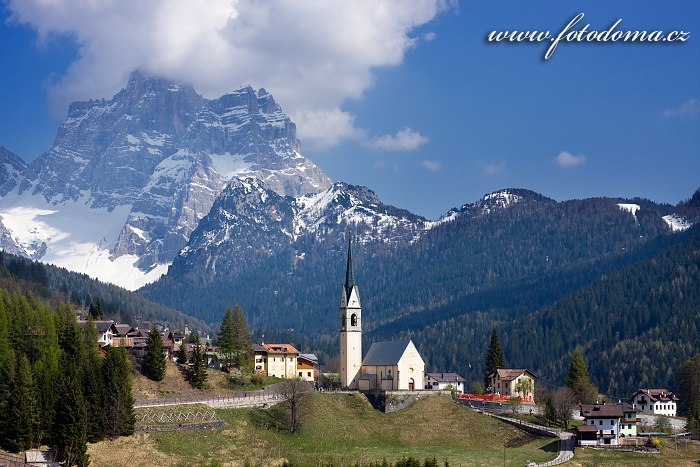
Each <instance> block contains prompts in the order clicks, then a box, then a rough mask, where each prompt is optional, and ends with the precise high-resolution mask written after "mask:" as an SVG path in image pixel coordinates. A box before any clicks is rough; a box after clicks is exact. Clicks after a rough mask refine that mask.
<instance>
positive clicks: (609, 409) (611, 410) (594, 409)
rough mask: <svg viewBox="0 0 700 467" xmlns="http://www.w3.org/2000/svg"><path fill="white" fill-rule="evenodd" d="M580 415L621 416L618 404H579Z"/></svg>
mask: <svg viewBox="0 0 700 467" xmlns="http://www.w3.org/2000/svg"><path fill="white" fill-rule="evenodd" d="M581 416H582V417H586V418H622V406H621V405H618V404H596V405H581Z"/></svg>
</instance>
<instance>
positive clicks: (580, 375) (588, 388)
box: [566, 347, 598, 404]
mask: <svg viewBox="0 0 700 467" xmlns="http://www.w3.org/2000/svg"><path fill="white" fill-rule="evenodd" d="M566 386H567V387H568V388H569V389H571V391H572V393H573V394H574V399H575V400H576V402H578V403H580V404H593V403H595V402H596V401H597V399H598V388H596V387H595V386H594V385H593V383H591V381H590V379H589V377H588V367H587V365H586V360H585V359H584V358H583V354H582V353H581V349H580V348H579V347H576V349H574V351H573V352H572V353H571V362H570V363H569V374H568V376H567V378H566Z"/></svg>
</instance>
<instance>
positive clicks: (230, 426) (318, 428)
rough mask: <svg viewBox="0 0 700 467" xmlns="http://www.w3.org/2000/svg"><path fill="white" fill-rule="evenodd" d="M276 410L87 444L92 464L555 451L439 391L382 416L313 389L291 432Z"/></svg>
mask: <svg viewBox="0 0 700 467" xmlns="http://www.w3.org/2000/svg"><path fill="white" fill-rule="evenodd" d="M280 410H281V409H280V408H279V407H277V408H273V409H271V410H262V409H240V410H233V409H226V410H217V413H218V415H219V417H220V419H222V420H224V421H225V422H226V427H224V428H221V429H214V430H207V431H185V432H158V433H148V434H144V433H139V434H137V435H134V436H132V437H129V438H121V439H118V440H115V441H113V442H110V441H104V442H101V443H97V444H94V445H90V446H89V453H90V458H91V460H92V463H93V465H95V466H107V465H109V466H122V465H123V466H132V465H159V464H166V463H167V465H177V466H191V465H208V466H215V465H222V466H235V465H245V463H246V462H248V464H249V465H281V464H282V463H283V462H284V461H290V462H292V463H293V464H294V465H300V466H307V465H309V466H311V465H328V464H329V463H331V464H332V465H334V466H345V465H348V466H349V465H355V464H356V463H360V464H362V463H369V462H370V461H375V462H376V461H382V460H383V459H386V460H387V461H390V462H391V461H395V460H397V459H400V458H402V457H413V458H416V459H419V460H421V461H423V460H424V459H426V458H432V457H433V456H434V457H435V458H436V459H437V460H438V461H439V462H440V463H441V464H442V463H443V462H444V461H445V460H447V461H448V462H449V465H450V466H459V465H470V466H492V465H503V463H504V454H505V465H508V466H518V467H522V466H523V465H525V463H526V461H528V460H532V461H539V462H542V461H546V460H549V459H553V458H554V457H555V456H556V453H555V451H556V449H557V441H556V440H553V439H550V438H538V437H535V436H531V435H528V434H526V433H523V432H522V431H520V430H518V429H516V428H513V427H511V426H509V425H506V424H503V423H501V422H499V421H497V420H494V419H491V418H488V417H485V416H483V415H480V414H477V413H475V412H472V411H471V410H469V409H466V408H464V407H462V406H461V405H458V404H455V403H454V402H452V401H451V400H450V399H449V398H448V397H446V396H440V397H428V398H426V399H423V400H420V401H418V402H416V403H414V404H413V405H411V406H410V407H408V408H406V409H404V410H401V411H399V412H394V413H391V414H384V413H381V412H378V411H376V410H374V409H373V408H372V407H371V406H370V405H369V403H368V402H367V400H366V399H365V398H364V397H363V396H360V395H356V394H354V395H348V394H313V399H312V402H311V406H310V409H309V412H308V413H309V415H308V416H307V418H306V419H305V420H304V421H303V424H302V428H301V432H300V433H297V434H295V435H290V434H288V433H286V432H285V430H284V427H283V422H280V418H279V417H280Z"/></svg>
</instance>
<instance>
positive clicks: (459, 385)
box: [425, 373, 466, 393]
mask: <svg viewBox="0 0 700 467" xmlns="http://www.w3.org/2000/svg"><path fill="white" fill-rule="evenodd" d="M465 382H466V380H465V379H464V378H462V377H461V376H459V375H458V374H457V373H426V374H425V389H432V390H434V391H437V390H439V391H442V390H444V389H448V388H452V389H454V390H455V391H457V392H458V393H463V392H464V383H465Z"/></svg>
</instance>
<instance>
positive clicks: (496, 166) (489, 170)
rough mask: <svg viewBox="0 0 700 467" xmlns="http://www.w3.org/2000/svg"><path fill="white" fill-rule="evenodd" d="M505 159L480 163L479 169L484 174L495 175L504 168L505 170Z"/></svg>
mask: <svg viewBox="0 0 700 467" xmlns="http://www.w3.org/2000/svg"><path fill="white" fill-rule="evenodd" d="M506 166H507V164H506V161H501V162H497V163H488V164H482V165H481V170H482V171H483V172H484V175H496V174H499V173H501V172H503V171H504V170H506Z"/></svg>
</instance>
